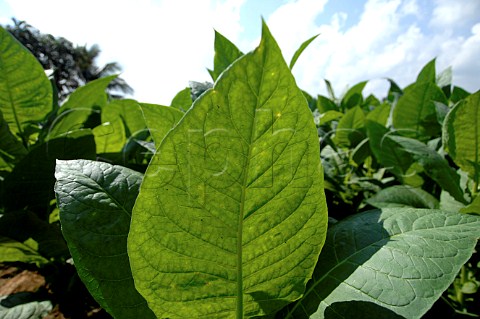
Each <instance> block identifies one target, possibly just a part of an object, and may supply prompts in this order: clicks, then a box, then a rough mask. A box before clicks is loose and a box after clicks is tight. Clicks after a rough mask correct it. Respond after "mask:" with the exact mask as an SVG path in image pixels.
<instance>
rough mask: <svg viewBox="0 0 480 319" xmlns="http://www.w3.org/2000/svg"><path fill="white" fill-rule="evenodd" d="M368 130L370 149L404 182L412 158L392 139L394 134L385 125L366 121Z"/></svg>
mask: <svg viewBox="0 0 480 319" xmlns="http://www.w3.org/2000/svg"><path fill="white" fill-rule="evenodd" d="M366 128H367V136H368V138H369V143H370V148H371V149H372V153H373V155H374V156H375V158H376V159H377V161H378V162H380V163H381V164H382V165H383V166H384V167H385V168H387V169H388V170H390V171H391V172H392V173H393V174H395V176H396V177H397V178H398V179H399V180H400V181H402V182H403V181H404V179H405V176H404V175H405V173H406V172H407V170H408V168H409V167H410V166H411V165H412V162H413V159H412V156H411V155H410V154H409V153H408V152H406V151H405V150H404V149H403V148H402V147H400V145H399V144H398V143H397V142H395V141H394V140H393V139H392V138H391V136H392V132H390V131H389V130H388V129H387V128H386V127H384V126H383V125H380V124H378V123H377V122H373V121H366Z"/></svg>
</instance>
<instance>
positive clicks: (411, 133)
mask: <svg viewBox="0 0 480 319" xmlns="http://www.w3.org/2000/svg"><path fill="white" fill-rule="evenodd" d="M434 101H437V102H441V103H443V104H447V101H446V99H445V95H444V94H443V92H442V90H441V89H440V88H439V87H438V86H437V85H436V84H435V82H430V81H427V82H419V83H416V84H414V85H412V86H410V87H408V88H407V89H405V93H404V94H403V95H402V96H401V97H400V99H399V100H398V103H397V105H396V106H395V108H394V110H393V126H394V127H395V129H396V130H398V131H399V133H400V134H402V135H404V136H407V137H413V138H418V139H421V140H428V139H430V137H436V136H438V135H439V133H440V132H441V127H440V124H438V120H437V111H436V108H435V104H434Z"/></svg>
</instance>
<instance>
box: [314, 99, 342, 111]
mask: <svg viewBox="0 0 480 319" xmlns="http://www.w3.org/2000/svg"><path fill="white" fill-rule="evenodd" d="M317 110H318V111H319V112H320V113H321V114H323V113H326V112H328V111H338V107H337V105H336V104H335V102H334V101H332V100H330V99H329V98H327V97H325V96H323V95H318V96H317Z"/></svg>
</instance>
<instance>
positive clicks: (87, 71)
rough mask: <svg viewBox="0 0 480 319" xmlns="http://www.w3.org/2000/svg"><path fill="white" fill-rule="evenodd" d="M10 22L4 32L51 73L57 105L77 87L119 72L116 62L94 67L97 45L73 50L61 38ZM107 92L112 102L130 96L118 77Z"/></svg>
mask: <svg viewBox="0 0 480 319" xmlns="http://www.w3.org/2000/svg"><path fill="white" fill-rule="evenodd" d="M12 20H13V26H7V27H6V29H7V30H8V31H9V32H10V33H11V34H12V35H13V36H14V37H15V38H16V39H17V40H18V41H19V42H20V43H22V44H23V45H24V46H25V47H26V48H27V49H29V50H30V51H31V52H32V54H33V55H34V56H35V57H36V58H37V59H38V61H39V62H40V64H42V66H43V68H44V69H45V70H53V77H54V82H55V84H56V87H57V91H58V99H59V101H63V100H64V99H65V98H66V97H67V96H68V95H69V94H70V93H72V92H73V91H74V90H75V89H76V88H78V87H79V86H82V85H85V84H86V83H88V82H90V81H93V80H96V79H99V78H102V77H105V76H108V75H112V74H117V73H119V72H120V71H121V70H122V68H121V66H120V65H119V64H118V63H117V62H111V63H107V64H106V65H104V66H103V67H99V66H97V65H96V63H95V61H96V59H97V57H98V56H99V55H100V52H101V50H100V47H99V46H98V45H92V46H91V47H90V48H87V47H86V46H75V45H73V43H72V42H71V41H69V40H67V39H65V38H62V37H59V38H56V37H54V36H52V35H51V34H43V33H41V32H40V31H39V30H38V29H36V28H34V27H33V26H31V25H29V24H28V23H26V22H25V21H18V20H16V19H12ZM107 91H108V93H109V95H110V96H111V97H113V98H122V97H123V96H125V95H126V94H132V93H133V89H132V88H131V87H130V85H128V84H127V82H126V81H125V80H124V79H122V78H120V77H117V78H116V79H114V80H113V81H112V82H111V83H110V85H109V87H108V88H107Z"/></svg>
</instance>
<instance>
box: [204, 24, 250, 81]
mask: <svg viewBox="0 0 480 319" xmlns="http://www.w3.org/2000/svg"><path fill="white" fill-rule="evenodd" d="M214 47H215V56H214V58H213V71H212V72H211V75H212V79H213V80H214V81H216V80H217V79H218V77H219V76H220V74H221V73H222V72H223V71H225V69H226V68H228V67H229V66H230V64H232V63H233V61H235V60H236V59H238V58H239V57H241V56H242V55H243V53H242V52H241V51H240V50H239V49H238V48H237V47H236V46H235V44H233V43H232V42H231V41H230V40H228V39H227V38H226V37H224V36H223V35H222V34H220V33H219V32H217V31H215V44H214Z"/></svg>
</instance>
